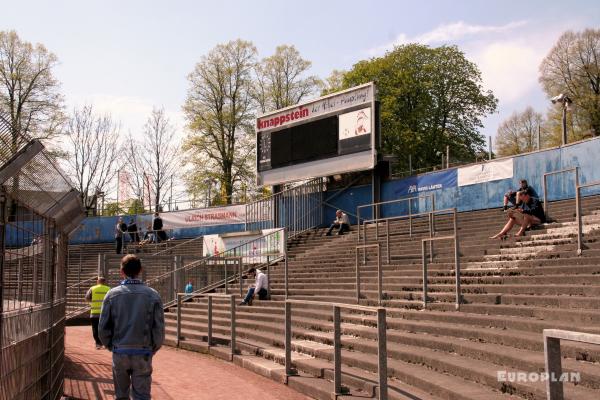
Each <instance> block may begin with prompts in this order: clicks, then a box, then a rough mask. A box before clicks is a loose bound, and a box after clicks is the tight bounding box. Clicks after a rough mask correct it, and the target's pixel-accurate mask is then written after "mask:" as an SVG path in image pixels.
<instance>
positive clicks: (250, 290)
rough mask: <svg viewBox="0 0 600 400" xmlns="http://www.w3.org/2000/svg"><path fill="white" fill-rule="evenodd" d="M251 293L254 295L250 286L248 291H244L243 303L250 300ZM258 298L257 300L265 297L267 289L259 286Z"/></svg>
mask: <svg viewBox="0 0 600 400" xmlns="http://www.w3.org/2000/svg"><path fill="white" fill-rule="evenodd" d="M253 295H254V288H253V287H252V288H250V289H248V293H246V297H244V303H250V300H252V296H253ZM258 299H259V300H266V299H267V289H265V288H261V289H260V290H259V291H258Z"/></svg>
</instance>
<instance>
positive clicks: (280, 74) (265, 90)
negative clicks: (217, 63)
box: [253, 45, 322, 113]
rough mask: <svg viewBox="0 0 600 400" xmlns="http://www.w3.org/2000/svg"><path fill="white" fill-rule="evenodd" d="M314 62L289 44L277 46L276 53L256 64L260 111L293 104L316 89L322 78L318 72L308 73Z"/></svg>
mask: <svg viewBox="0 0 600 400" xmlns="http://www.w3.org/2000/svg"><path fill="white" fill-rule="evenodd" d="M311 64H312V63H311V62H310V61H308V60H305V59H303V58H302V57H301V56H300V52H299V51H298V50H296V48H295V47H294V46H288V45H282V46H278V47H277V49H275V54H273V55H272V56H270V57H266V58H264V59H263V60H261V62H260V63H258V64H257V66H256V82H255V85H254V92H253V93H254V98H255V99H256V101H257V103H258V105H259V108H260V111H261V112H263V113H264V112H267V111H271V110H277V109H280V108H284V107H288V106H292V105H294V104H297V103H299V102H300V101H302V100H303V99H305V98H306V97H308V96H310V95H312V94H314V93H316V92H317V90H318V89H319V87H320V86H321V85H322V83H321V81H320V80H319V78H317V77H316V76H305V74H306V72H307V71H308V70H309V69H310V67H311Z"/></svg>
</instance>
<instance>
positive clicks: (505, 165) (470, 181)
mask: <svg viewBox="0 0 600 400" xmlns="http://www.w3.org/2000/svg"><path fill="white" fill-rule="evenodd" d="M512 177H513V159H512V158H509V159H508V160H502V161H491V162H487V163H484V164H477V165H473V166H469V167H463V168H459V169H458V186H466V185H474V184H476V183H484V182H491V181H497V180H500V179H508V178H512Z"/></svg>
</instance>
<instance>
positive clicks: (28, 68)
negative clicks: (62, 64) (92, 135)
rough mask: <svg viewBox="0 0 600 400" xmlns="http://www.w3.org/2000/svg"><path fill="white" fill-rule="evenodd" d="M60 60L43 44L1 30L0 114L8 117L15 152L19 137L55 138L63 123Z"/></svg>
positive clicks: (13, 32) (12, 32)
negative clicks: (57, 71)
mask: <svg viewBox="0 0 600 400" xmlns="http://www.w3.org/2000/svg"><path fill="white" fill-rule="evenodd" d="M57 64H58V59H57V58H56V56H55V55H54V54H52V53H50V52H49V51H48V50H46V48H45V47H44V46H43V45H41V44H36V45H32V44H31V43H29V42H25V41H23V40H21V39H20V38H19V36H18V35H17V33H16V32H15V31H8V32H7V31H0V111H1V112H3V113H5V114H7V115H8V123H9V124H10V127H11V131H12V138H13V143H12V145H13V149H12V151H15V149H16V148H17V146H18V143H17V140H18V137H19V134H22V135H25V136H26V137H27V136H34V137H39V138H44V139H49V138H52V137H53V136H55V135H57V134H58V133H59V131H60V127H61V125H62V123H63V122H64V115H63V112H62V111H63V99H62V96H61V94H60V93H59V88H60V84H59V82H58V80H57V79H56V78H55V77H54V74H53V69H54V68H55V67H56V65H57Z"/></svg>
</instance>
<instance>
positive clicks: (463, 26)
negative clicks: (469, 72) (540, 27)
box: [369, 21, 527, 55]
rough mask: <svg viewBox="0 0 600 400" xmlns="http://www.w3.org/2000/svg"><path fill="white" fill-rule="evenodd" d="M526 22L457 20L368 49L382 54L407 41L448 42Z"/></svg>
mask: <svg viewBox="0 0 600 400" xmlns="http://www.w3.org/2000/svg"><path fill="white" fill-rule="evenodd" d="M526 24H527V21H514V22H509V23H508V24H505V25H470V24H467V23H465V22H463V21H458V22H453V23H450V24H442V25H439V26H437V27H436V28H434V29H432V30H431V31H429V32H425V33H422V34H420V35H417V36H414V37H410V36H408V35H406V34H405V33H401V34H400V35H398V36H397V37H396V39H394V40H393V41H392V42H390V43H387V44H385V45H383V46H378V47H375V48H373V49H371V50H369V53H370V54H371V55H378V54H382V53H384V52H385V51H387V50H391V49H393V48H394V47H395V46H399V45H403V44H407V43H421V44H434V43H449V42H454V41H459V40H463V39H467V38H469V37H473V36H478V37H481V36H482V35H489V34H501V33H506V32H509V31H511V30H514V29H516V28H519V27H522V26H524V25H526Z"/></svg>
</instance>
